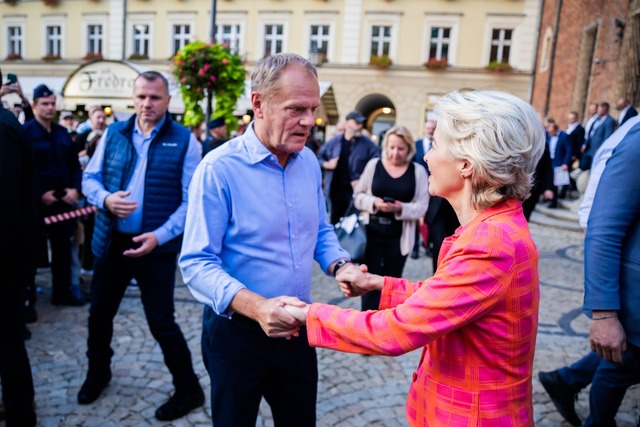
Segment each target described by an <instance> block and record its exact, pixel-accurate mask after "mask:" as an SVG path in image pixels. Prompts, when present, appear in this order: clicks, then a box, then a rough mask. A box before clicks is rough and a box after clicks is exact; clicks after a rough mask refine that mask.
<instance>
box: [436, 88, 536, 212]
mask: <svg viewBox="0 0 640 427" xmlns="http://www.w3.org/2000/svg"><path fill="white" fill-rule="evenodd" d="M436 112H437V113H438V118H439V119H438V131H439V132H441V133H442V134H443V135H444V136H445V139H448V140H449V142H448V143H447V146H448V148H449V151H450V152H451V154H452V155H453V156H454V157H455V158H457V159H465V160H467V161H469V162H470V163H471V165H472V166H473V169H474V173H473V174H472V177H471V179H472V184H473V195H472V203H473V205H474V207H476V208H487V207H489V206H492V205H494V204H496V203H498V202H500V201H502V200H504V199H519V200H524V199H525V198H526V197H527V196H528V195H529V192H530V191H531V186H532V185H533V174H534V172H535V169H536V165H537V164H538V161H539V160H540V157H542V153H543V152H544V147H545V133H544V127H543V125H542V123H541V121H540V119H539V117H538V115H537V113H536V111H535V110H534V108H533V107H532V106H531V104H528V103H527V102H525V101H523V100H522V99H520V98H518V97H516V96H514V95H510V94H508V93H505V92H497V91H472V92H466V93H460V92H458V91H455V92H451V93H449V94H447V95H445V96H444V97H442V98H441V99H440V100H439V102H438V104H437V106H436ZM436 142H437V141H436Z"/></svg>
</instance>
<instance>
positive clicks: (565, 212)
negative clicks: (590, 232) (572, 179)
mask: <svg viewBox="0 0 640 427" xmlns="http://www.w3.org/2000/svg"><path fill="white" fill-rule="evenodd" d="M579 206H580V200H559V201H558V207H557V208H555V209H550V208H549V207H548V206H547V205H546V204H544V203H538V204H537V205H536V208H535V210H534V211H533V213H532V214H531V218H530V221H531V222H532V223H534V224H538V225H544V226H548V227H554V228H558V229H561V230H570V231H582V227H580V224H579V223H578V208H579Z"/></svg>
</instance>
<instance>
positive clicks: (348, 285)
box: [336, 264, 384, 297]
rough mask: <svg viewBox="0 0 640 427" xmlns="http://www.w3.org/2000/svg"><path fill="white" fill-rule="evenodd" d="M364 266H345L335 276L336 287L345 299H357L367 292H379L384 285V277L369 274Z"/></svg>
mask: <svg viewBox="0 0 640 427" xmlns="http://www.w3.org/2000/svg"><path fill="white" fill-rule="evenodd" d="M368 271H369V269H368V267H367V266H366V265H364V264H361V265H360V266H355V265H353V264H349V265H345V266H344V267H342V268H341V269H340V270H338V274H337V275H336V280H337V281H338V286H340V290H341V291H342V293H343V294H344V296H346V297H357V296H360V295H363V294H366V293H367V292H369V291H373V290H378V291H379V290H381V289H382V286H383V285H384V277H382V276H378V275H377V274H371V273H369V272H368Z"/></svg>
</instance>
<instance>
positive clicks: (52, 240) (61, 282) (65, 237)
mask: <svg viewBox="0 0 640 427" xmlns="http://www.w3.org/2000/svg"><path fill="white" fill-rule="evenodd" d="M48 213H59V212H58V210H51V211H48ZM43 227H44V228H43V230H44V233H43V234H42V235H41V236H43V237H42V239H41V241H40V245H41V250H44V251H46V245H47V239H48V241H49V244H50V246H51V299H52V300H56V299H64V298H66V297H68V296H69V295H71V250H72V244H71V238H72V236H73V234H74V233H75V231H76V222H75V221H61V222H57V223H55V224H49V225H44V226H43Z"/></svg>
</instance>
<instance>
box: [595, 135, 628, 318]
mask: <svg viewBox="0 0 640 427" xmlns="http://www.w3.org/2000/svg"><path fill="white" fill-rule="evenodd" d="M639 162H640V126H635V127H634V128H632V130H630V131H629V133H627V135H626V136H625V138H624V139H623V140H622V141H621V142H620V144H619V145H618V147H617V148H616V149H615V150H614V151H613V154H612V155H611V157H610V158H609V160H608V161H607V163H606V166H605V168H604V172H603V173H602V176H601V178H600V182H599V183H598V188H597V190H596V194H595V197H594V199H593V205H592V207H591V211H590V213H589V219H588V222H587V234H586V236H585V243H584V253H585V257H584V264H585V266H584V270H585V271H584V277H585V298H584V308H585V310H586V311H587V312H589V311H591V310H618V309H620V279H621V276H620V270H621V263H622V258H623V249H624V245H625V244H626V245H640V242H638V241H633V240H631V239H629V238H628V237H629V236H628V231H629V229H630V228H631V226H632V225H633V224H634V223H635V222H637V221H638V216H639V215H640V197H637V195H638V194H640V180H639V179H638V177H637V171H636V169H635V168H634V167H633V165H637V164H638V163H639ZM622 183H624V185H621V184H622ZM633 195H635V196H633Z"/></svg>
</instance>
